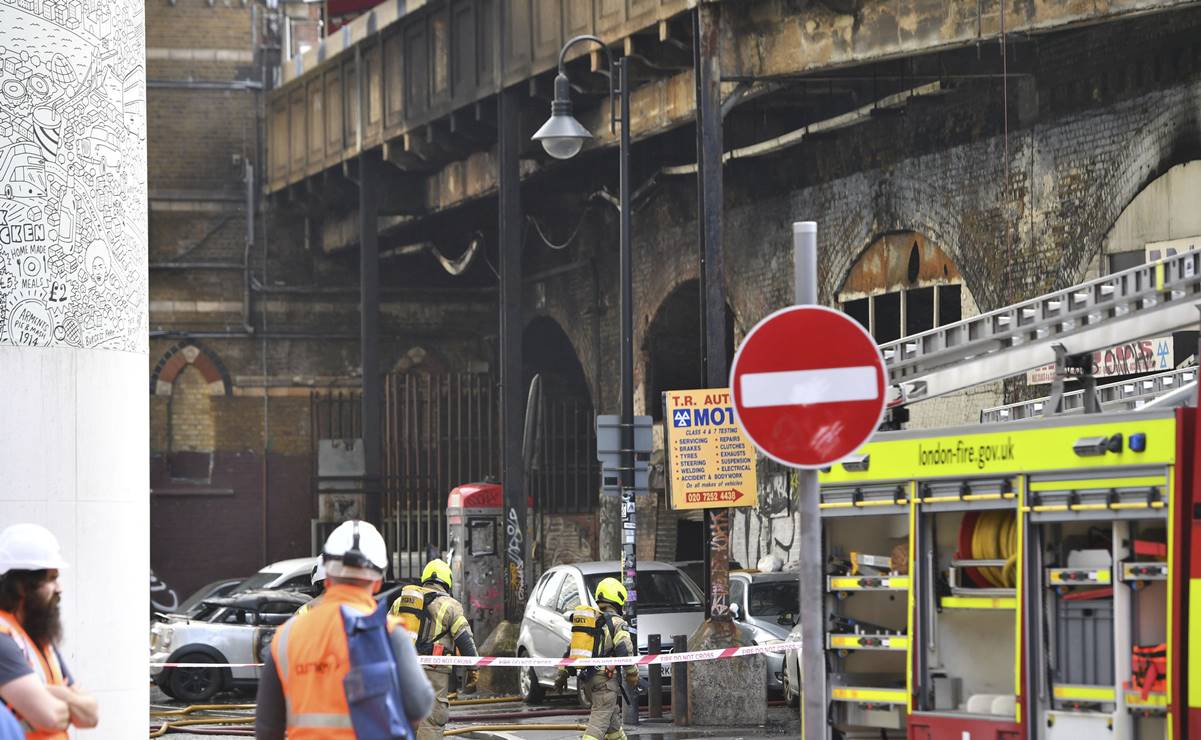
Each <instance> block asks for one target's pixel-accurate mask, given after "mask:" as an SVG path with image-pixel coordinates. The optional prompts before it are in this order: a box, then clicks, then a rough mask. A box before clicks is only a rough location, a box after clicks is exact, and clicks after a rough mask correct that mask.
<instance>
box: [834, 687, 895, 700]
mask: <svg viewBox="0 0 1201 740" xmlns="http://www.w3.org/2000/svg"><path fill="white" fill-rule="evenodd" d="M830 698H831V699H833V700H834V701H861V702H867V703H872V704H904V703H906V702H907V701H909V692H907V691H906V690H905V689H860V688H854V687H851V686H835V687H834V688H832V689H830Z"/></svg>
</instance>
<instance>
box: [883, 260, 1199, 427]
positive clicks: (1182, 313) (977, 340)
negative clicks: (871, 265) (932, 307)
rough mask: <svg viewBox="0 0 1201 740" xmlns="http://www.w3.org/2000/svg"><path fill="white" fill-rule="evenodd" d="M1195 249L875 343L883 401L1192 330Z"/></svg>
mask: <svg viewBox="0 0 1201 740" xmlns="http://www.w3.org/2000/svg"><path fill="white" fill-rule="evenodd" d="M1199 302H1201V250H1197V251H1191V252H1184V253H1182V254H1177V255H1174V256H1171V257H1167V258H1165V259H1162V260H1160V261H1158V262H1153V263H1150V264H1146V265H1140V266H1138V267H1133V268H1131V269H1129V270H1124V271H1122V272H1115V273H1113V274H1111V275H1106V276H1105V277H1102V278H1098V279H1096V280H1090V281H1088V282H1086V283H1081V284H1079V285H1075V286H1072V287H1070V288H1064V289H1063V290H1059V291H1055V292H1053V293H1048V294H1046V295H1044V296H1041V297H1039V298H1034V299H1031V300H1028V301H1022V302H1020V303H1015V304H1013V305H1011V306H1006V307H1005V308H1002V309H998V310H996V311H990V312H989V313H985V314H981V315H979V316H973V317H971V318H968V319H964V320H963V321H959V322H956V323H954V324H947V325H946V326H940V327H938V328H937V329H932V330H930V331H926V332H922V333H921V334H913V335H911V336H908V337H904V338H902V339H899V340H897V341H895V342H889V343H888V344H883V345H881V346H880V350H881V352H882V353H883V354H884V366H885V369H886V370H887V372H888V380H889V383H890V385H891V386H892V390H891V394H890V399H889V406H890V407H894V408H895V407H899V406H903V405H905V404H909V403H914V402H916V401H924V400H926V399H930V398H937V397H938V396H943V395H946V394H948V393H954V392H956V391H960V390H964V389H967V388H971V387H973V386H976V385H979V384H982V383H988V382H991V381H996V380H1001V379H1004V378H1008V377H1010V376H1013V375H1018V374H1020V373H1024V372H1026V371H1027V370H1033V369H1034V368H1037V367H1041V366H1043V365H1047V364H1052V363H1054V362H1055V361H1056V356H1057V353H1056V351H1055V349H1054V348H1055V345H1063V346H1064V347H1066V348H1067V349H1068V351H1069V352H1070V353H1071V354H1072V355H1080V354H1083V353H1085V352H1091V351H1093V350H1095V349H1099V348H1102V347H1111V346H1115V345H1119V344H1123V343H1125V342H1131V341H1134V340H1137V339H1144V338H1146V337H1153V336H1160V335H1163V334H1167V333H1170V332H1173V331H1180V330H1182V329H1187V328H1190V327H1194V326H1196V325H1197V322H1198V309H1197V304H1198V303H1199Z"/></svg>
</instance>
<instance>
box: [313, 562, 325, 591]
mask: <svg viewBox="0 0 1201 740" xmlns="http://www.w3.org/2000/svg"><path fill="white" fill-rule="evenodd" d="M324 580H325V563H323V562H321V561H320V560H318V561H317V564H316V565H314V566H313V585H314V586H316V585H317V584H318V583H321V582H322V581H324Z"/></svg>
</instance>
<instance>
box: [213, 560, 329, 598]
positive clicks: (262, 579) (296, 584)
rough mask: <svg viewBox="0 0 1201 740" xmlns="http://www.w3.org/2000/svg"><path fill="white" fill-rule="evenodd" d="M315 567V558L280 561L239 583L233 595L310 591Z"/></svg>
mask: <svg viewBox="0 0 1201 740" xmlns="http://www.w3.org/2000/svg"><path fill="white" fill-rule="evenodd" d="M315 565H317V558H315V557H308V558H292V559H291V560H280V561H279V562H277V563H272V564H271V565H268V566H267V567H265V568H263V569H262V570H260V571H259V572H258V573H255V574H254V575H252V576H251V577H249V578H247V579H246V580H244V581H242V582H241V583H239V584H238V585H237V587H236V588H234V590H233V591H232V592H231V593H235V594H236V593H242V592H244V591H256V590H260V589H284V590H288V591H308V590H309V589H311V588H312V585H313V567H314V566H315Z"/></svg>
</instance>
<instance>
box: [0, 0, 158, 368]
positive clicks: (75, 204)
mask: <svg viewBox="0 0 1201 740" xmlns="http://www.w3.org/2000/svg"><path fill="white" fill-rule="evenodd" d="M144 49H145V21H144V16H143V6H142V3H140V2H113V1H112V0H0V344H8V345H20V346H27V347H46V346H58V347H76V348H82V349H114V350H122V351H127V352H146V351H147V344H148V335H147V324H146V322H147V319H146V72H145V52H144Z"/></svg>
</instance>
